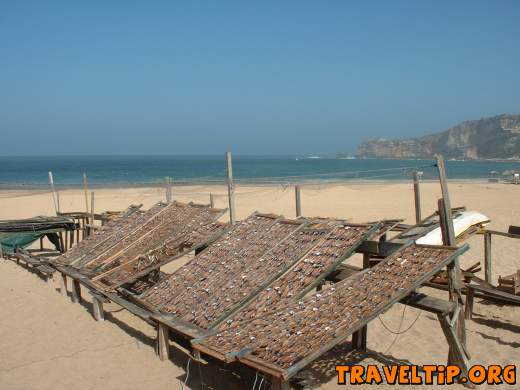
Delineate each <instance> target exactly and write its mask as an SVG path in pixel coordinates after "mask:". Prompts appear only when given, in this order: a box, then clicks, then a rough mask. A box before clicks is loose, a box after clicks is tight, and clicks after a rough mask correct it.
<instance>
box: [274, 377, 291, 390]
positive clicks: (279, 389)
mask: <svg viewBox="0 0 520 390" xmlns="http://www.w3.org/2000/svg"><path fill="white" fill-rule="evenodd" d="M290 388H291V385H290V383H289V381H286V380H283V379H282V378H278V377H274V376H273V377H272V378H271V389H272V390H289V389H290Z"/></svg>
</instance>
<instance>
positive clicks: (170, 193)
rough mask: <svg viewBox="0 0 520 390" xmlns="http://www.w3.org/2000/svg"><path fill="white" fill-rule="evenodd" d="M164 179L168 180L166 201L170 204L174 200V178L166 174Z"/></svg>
mask: <svg viewBox="0 0 520 390" xmlns="http://www.w3.org/2000/svg"><path fill="white" fill-rule="evenodd" d="M164 180H165V182H166V203H168V204H170V203H171V202H172V186H171V184H172V178H171V177H169V176H166V177H165V178H164Z"/></svg>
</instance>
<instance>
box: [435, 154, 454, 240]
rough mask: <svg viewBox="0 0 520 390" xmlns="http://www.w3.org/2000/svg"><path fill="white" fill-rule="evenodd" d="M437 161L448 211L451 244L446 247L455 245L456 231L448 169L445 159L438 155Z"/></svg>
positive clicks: (447, 231) (448, 231)
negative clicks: (452, 215) (452, 214)
mask: <svg viewBox="0 0 520 390" xmlns="http://www.w3.org/2000/svg"><path fill="white" fill-rule="evenodd" d="M435 159H436V162H437V170H438V172H439V182H440V184H441V192H442V199H443V202H444V203H443V204H444V207H443V208H444V210H446V218H447V222H448V224H447V225H446V229H447V230H446V233H447V234H448V239H449V240H450V243H446V245H455V244H456V243H455V231H454V229H453V221H452V217H451V202H450V193H449V191H448V179H447V177H446V168H445V166H444V157H442V156H441V155H439V154H437V155H435Z"/></svg>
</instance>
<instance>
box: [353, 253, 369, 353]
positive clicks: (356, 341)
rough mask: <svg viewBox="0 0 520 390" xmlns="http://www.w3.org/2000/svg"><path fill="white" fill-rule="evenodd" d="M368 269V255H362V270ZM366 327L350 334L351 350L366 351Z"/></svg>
mask: <svg viewBox="0 0 520 390" xmlns="http://www.w3.org/2000/svg"><path fill="white" fill-rule="evenodd" d="M366 268H370V254H368V253H363V269H366ZM367 339H368V326H367V325H364V326H362V327H361V328H359V329H358V330H356V331H355V332H354V333H353V334H352V348H353V349H358V350H360V351H366V350H367Z"/></svg>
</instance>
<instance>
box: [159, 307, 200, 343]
mask: <svg viewBox="0 0 520 390" xmlns="http://www.w3.org/2000/svg"><path fill="white" fill-rule="evenodd" d="M150 318H151V319H152V320H155V321H157V322H158V323H161V324H164V325H167V326H168V327H169V328H170V329H171V330H173V331H174V332H175V333H177V334H179V335H181V336H183V337H186V338H189V339H192V338H200V337H202V335H203V334H204V332H205V330H204V329H202V328H199V327H198V326H195V325H193V324H192V323H190V322H187V321H184V320H183V319H181V318H178V317H175V316H173V315H166V314H161V313H153V314H151V316H150Z"/></svg>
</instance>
